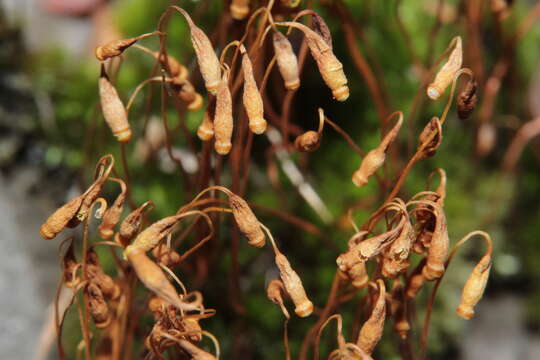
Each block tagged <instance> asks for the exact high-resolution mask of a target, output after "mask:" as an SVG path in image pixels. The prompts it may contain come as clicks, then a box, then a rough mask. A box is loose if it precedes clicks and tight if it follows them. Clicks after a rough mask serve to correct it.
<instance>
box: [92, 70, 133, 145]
mask: <svg viewBox="0 0 540 360" xmlns="http://www.w3.org/2000/svg"><path fill="white" fill-rule="evenodd" d="M99 98H100V102H101V110H102V111H103V117H104V118H105V122H106V123H107V125H109V127H110V128H111V130H112V133H113V135H114V136H116V138H117V139H118V141H120V142H128V141H129V140H130V139H131V127H130V126H129V122H128V118H127V112H126V108H125V107H124V104H123V103H122V100H120V97H119V96H118V92H116V89H115V88H114V86H113V85H112V84H111V82H110V81H109V77H108V76H107V74H106V73H105V66H104V65H103V64H102V65H101V76H100V77H99Z"/></svg>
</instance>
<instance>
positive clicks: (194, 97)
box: [173, 80, 203, 111]
mask: <svg viewBox="0 0 540 360" xmlns="http://www.w3.org/2000/svg"><path fill="white" fill-rule="evenodd" d="M173 89H174V90H175V91H176V93H177V94H178V98H179V99H180V100H181V101H183V102H184V103H186V104H187V109H188V110H191V111H194V110H199V109H200V108H201V107H202V105H203V99H202V96H201V94H199V93H198V92H197V91H195V88H194V87H193V85H192V84H191V83H190V82H189V81H188V80H183V81H176V80H175V81H173Z"/></svg>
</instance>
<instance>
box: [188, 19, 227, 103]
mask: <svg viewBox="0 0 540 360" xmlns="http://www.w3.org/2000/svg"><path fill="white" fill-rule="evenodd" d="M178 9H179V11H180V12H181V13H182V15H184V17H185V18H186V20H187V22H188V25H189V29H190V31H191V42H192V44H193V48H194V49H195V55H196V56H197V63H198V64H199V70H200V71H201V75H202V77H203V79H204V84H205V86H206V89H207V90H208V92H209V93H211V94H213V95H216V92H217V89H218V87H219V84H220V82H221V66H220V63H219V59H218V57H217V55H216V53H215V52H214V48H213V46H212V43H211V42H210V39H208V36H206V34H205V33H204V31H202V30H201V29H200V28H199V27H197V26H196V25H195V23H194V22H193V20H191V17H190V16H189V14H188V13H187V12H186V11H185V10H183V9H181V8H178Z"/></svg>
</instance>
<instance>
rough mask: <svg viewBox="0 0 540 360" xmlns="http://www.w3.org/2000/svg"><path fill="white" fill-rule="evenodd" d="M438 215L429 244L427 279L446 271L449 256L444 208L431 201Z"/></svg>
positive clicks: (435, 277)
mask: <svg viewBox="0 0 540 360" xmlns="http://www.w3.org/2000/svg"><path fill="white" fill-rule="evenodd" d="M431 205H432V206H433V209H434V214H435V217H436V224H435V230H434V231H433V235H432V237H431V243H430V245H429V249H428V254H427V261H426V266H424V269H423V270H422V274H423V275H424V277H425V278H426V280H430V281H431V280H435V279H438V278H440V277H441V276H442V274H443V273H444V268H445V265H444V263H445V262H446V259H447V257H448V243H449V239H448V229H447V225H446V216H445V215H444V211H443V209H442V208H441V207H440V206H439V205H438V204H436V203H433V202H431Z"/></svg>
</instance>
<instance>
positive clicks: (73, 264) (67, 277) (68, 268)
mask: <svg viewBox="0 0 540 360" xmlns="http://www.w3.org/2000/svg"><path fill="white" fill-rule="evenodd" d="M66 241H69V246H68V248H67V249H66V252H65V253H64V255H63V256H62V268H63V273H62V278H63V280H64V285H65V286H67V287H68V288H72V289H73V288H75V287H76V286H77V283H78V279H77V278H76V274H75V270H76V268H77V266H78V265H79V264H78V263H77V258H76V257H75V250H74V249H73V238H71V239H69V240H66Z"/></svg>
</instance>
